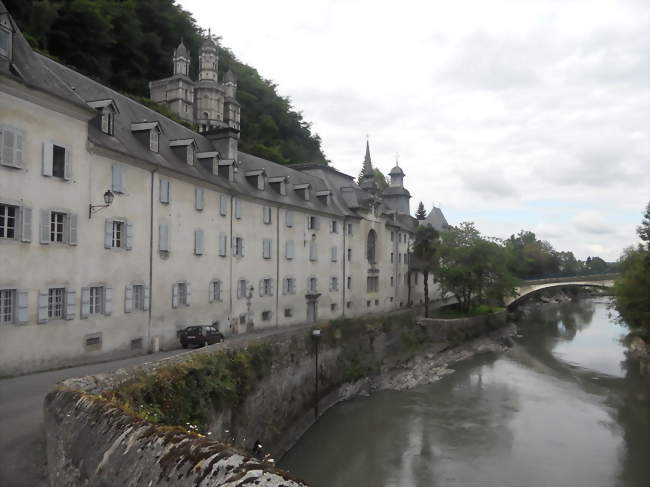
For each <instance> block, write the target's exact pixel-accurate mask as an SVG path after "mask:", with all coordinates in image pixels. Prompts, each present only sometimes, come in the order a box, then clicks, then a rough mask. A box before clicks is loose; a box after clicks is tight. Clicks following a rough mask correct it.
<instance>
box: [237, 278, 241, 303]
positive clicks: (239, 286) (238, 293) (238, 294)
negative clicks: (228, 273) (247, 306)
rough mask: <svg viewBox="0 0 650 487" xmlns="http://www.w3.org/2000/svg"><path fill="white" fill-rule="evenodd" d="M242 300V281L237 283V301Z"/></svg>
mask: <svg viewBox="0 0 650 487" xmlns="http://www.w3.org/2000/svg"><path fill="white" fill-rule="evenodd" d="M239 298H241V279H240V280H239V281H237V299H239Z"/></svg>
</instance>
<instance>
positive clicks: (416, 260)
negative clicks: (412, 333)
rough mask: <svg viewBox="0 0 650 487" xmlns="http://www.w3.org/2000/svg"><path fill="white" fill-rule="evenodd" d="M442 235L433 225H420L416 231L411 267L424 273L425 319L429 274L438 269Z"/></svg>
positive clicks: (427, 307) (426, 315)
mask: <svg viewBox="0 0 650 487" xmlns="http://www.w3.org/2000/svg"><path fill="white" fill-rule="evenodd" d="M439 237H440V234H439V233H438V232H437V230H436V229H435V228H433V227H432V226H431V225H420V226H418V227H417V228H416V229H415V240H414V242H413V262H412V263H411V265H412V266H413V267H414V268H415V269H417V270H419V271H420V272H422V277H423V278H424V317H425V318H428V317H429V274H433V273H434V272H435V271H436V269H437V268H438V247H437V244H438V239H439Z"/></svg>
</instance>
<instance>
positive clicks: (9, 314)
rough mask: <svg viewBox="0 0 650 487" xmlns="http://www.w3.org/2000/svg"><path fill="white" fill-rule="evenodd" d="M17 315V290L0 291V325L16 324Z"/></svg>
mask: <svg viewBox="0 0 650 487" xmlns="http://www.w3.org/2000/svg"><path fill="white" fill-rule="evenodd" d="M15 314H16V290H15V289H0V325H6V324H11V323H14V321H15Z"/></svg>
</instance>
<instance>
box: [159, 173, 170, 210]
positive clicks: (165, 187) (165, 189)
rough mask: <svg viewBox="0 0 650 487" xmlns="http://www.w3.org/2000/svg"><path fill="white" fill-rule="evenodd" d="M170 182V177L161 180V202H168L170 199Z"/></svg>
mask: <svg viewBox="0 0 650 487" xmlns="http://www.w3.org/2000/svg"><path fill="white" fill-rule="evenodd" d="M170 191H171V190H170V184H169V179H161V180H160V202H161V203H164V204H167V203H169V200H170Z"/></svg>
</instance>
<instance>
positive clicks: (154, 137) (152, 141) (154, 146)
mask: <svg viewBox="0 0 650 487" xmlns="http://www.w3.org/2000/svg"><path fill="white" fill-rule="evenodd" d="M158 142H159V137H158V130H157V129H155V128H153V129H151V130H149V150H150V151H151V152H158Z"/></svg>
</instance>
